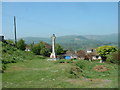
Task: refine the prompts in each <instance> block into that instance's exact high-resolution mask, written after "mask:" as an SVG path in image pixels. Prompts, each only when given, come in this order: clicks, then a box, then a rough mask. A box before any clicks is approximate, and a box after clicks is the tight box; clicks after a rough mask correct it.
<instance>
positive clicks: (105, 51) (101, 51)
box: [96, 46, 117, 61]
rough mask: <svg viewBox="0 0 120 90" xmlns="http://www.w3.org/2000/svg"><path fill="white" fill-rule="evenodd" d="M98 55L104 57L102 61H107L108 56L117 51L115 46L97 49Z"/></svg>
mask: <svg viewBox="0 0 120 90" xmlns="http://www.w3.org/2000/svg"><path fill="white" fill-rule="evenodd" d="M96 51H97V53H98V54H99V55H100V56H101V57H102V60H103V61H105V60H106V58H107V55H109V54H112V53H113V52H115V51H117V49H116V48H115V47H114V46H101V47H98V48H97V49H96Z"/></svg>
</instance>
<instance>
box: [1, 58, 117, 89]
mask: <svg viewBox="0 0 120 90" xmlns="http://www.w3.org/2000/svg"><path fill="white" fill-rule="evenodd" d="M62 61H65V60H62ZM60 62H61V61H47V60H46V59H40V58H39V57H36V58H34V59H33V60H26V61H24V62H18V63H11V64H8V68H7V69H6V71H5V73H3V75H2V76H3V82H2V83H3V88H117V87H118V86H117V85H118V82H117V80H118V79H117V75H118V72H117V69H118V68H117V65H115V64H107V63H98V62H90V61H84V60H81V61H79V60H72V61H69V60H68V61H65V62H66V63H60ZM96 65H104V66H105V67H107V68H109V70H108V71H105V72H97V71H95V70H94V69H93V68H94V67H95V66H96ZM73 67H79V68H81V69H82V72H80V73H78V76H79V77H77V78H76V77H74V75H73V74H71V73H70V71H71V68H73Z"/></svg>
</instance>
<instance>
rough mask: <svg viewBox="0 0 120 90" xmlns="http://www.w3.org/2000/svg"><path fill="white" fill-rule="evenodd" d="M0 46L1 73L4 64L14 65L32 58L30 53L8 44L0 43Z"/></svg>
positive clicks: (4, 66) (4, 67)
mask: <svg viewBox="0 0 120 90" xmlns="http://www.w3.org/2000/svg"><path fill="white" fill-rule="evenodd" d="M0 43H1V44H2V58H1V61H2V71H4V70H5V69H6V64H8V63H16V62H19V61H24V60H31V59H32V58H33V54H32V52H25V51H21V50H19V49H17V48H15V47H14V46H11V45H10V44H7V43H3V42H0Z"/></svg>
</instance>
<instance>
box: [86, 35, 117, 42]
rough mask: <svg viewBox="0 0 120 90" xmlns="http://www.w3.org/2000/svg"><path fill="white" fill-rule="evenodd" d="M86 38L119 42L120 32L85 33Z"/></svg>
mask: <svg viewBox="0 0 120 90" xmlns="http://www.w3.org/2000/svg"><path fill="white" fill-rule="evenodd" d="M85 37H86V38H88V39H92V40H100V41H106V42H113V43H115V42H118V34H109V35H85Z"/></svg>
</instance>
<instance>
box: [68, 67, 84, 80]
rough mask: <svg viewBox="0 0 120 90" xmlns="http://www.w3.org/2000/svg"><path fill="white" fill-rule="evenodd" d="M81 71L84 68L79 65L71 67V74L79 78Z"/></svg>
mask: <svg viewBox="0 0 120 90" xmlns="http://www.w3.org/2000/svg"><path fill="white" fill-rule="evenodd" d="M81 72H82V69H80V68H79V67H77V66H74V67H72V68H71V69H70V74H72V75H73V77H75V78H79V76H80V73H81Z"/></svg>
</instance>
